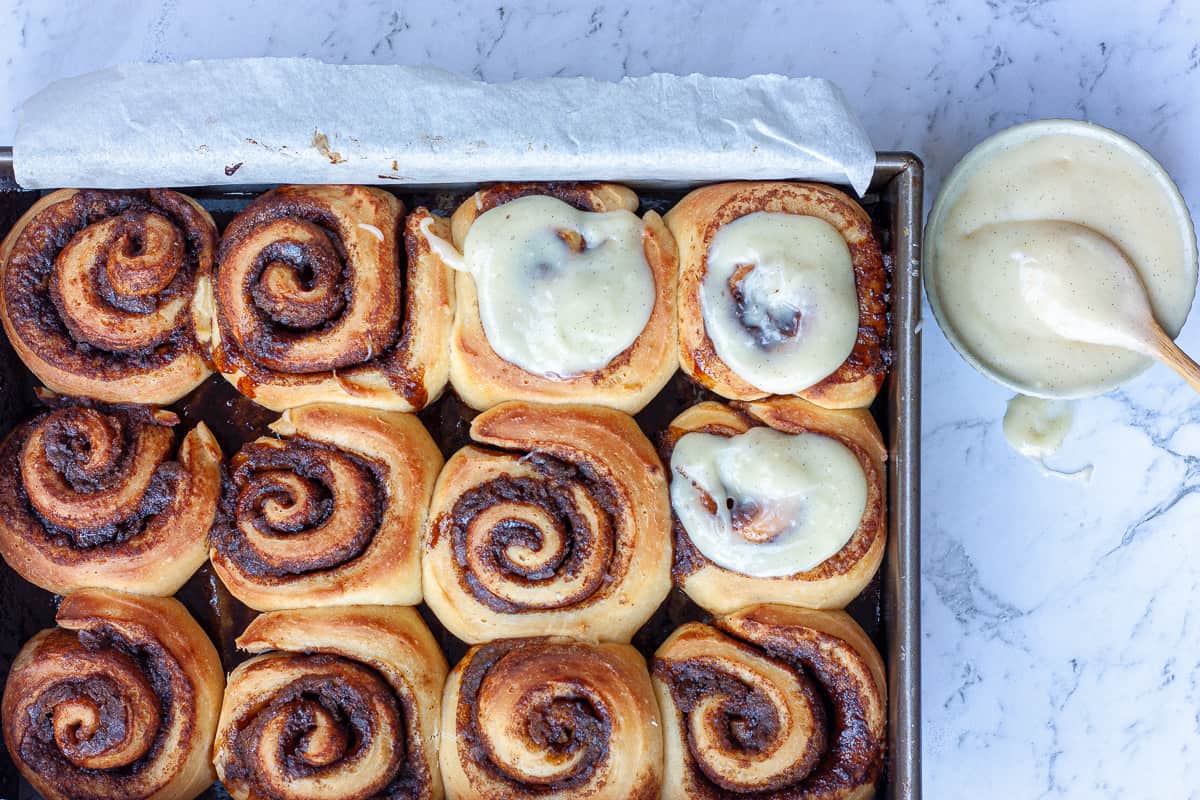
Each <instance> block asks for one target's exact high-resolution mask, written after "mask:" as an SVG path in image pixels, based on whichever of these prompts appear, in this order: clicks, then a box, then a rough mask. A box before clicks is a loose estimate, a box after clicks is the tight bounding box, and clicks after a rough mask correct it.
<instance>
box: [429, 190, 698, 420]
mask: <svg viewBox="0 0 1200 800" xmlns="http://www.w3.org/2000/svg"><path fill="white" fill-rule="evenodd" d="M637 207H638V198H637V195H635V194H634V193H633V192H632V191H631V190H629V189H627V188H625V187H624V186H617V185H615V184H609V183H597V184H590V183H570V184H556V183H527V184H499V185H497V186H493V187H491V188H489V189H483V190H481V191H478V192H476V193H475V194H474V195H472V196H471V197H470V198H468V199H467V200H466V202H464V203H463V204H462V205H461V206H459V208H458V210H457V211H456V212H455V213H454V216H453V218H452V219H451V220H450V225H449V233H450V237H451V240H452V242H450V241H447V240H446V239H447V233H446V226H445V224H444V222H439V221H437V220H436V218H434V217H430V216H426V217H425V220H426V221H424V222H422V223H420V224H419V226H418V228H419V230H417V231H415V232H414V228H413V226H409V228H408V233H409V235H410V236H413V235H414V233H415V234H417V235H419V239H418V241H419V242H421V243H422V244H421V245H420V246H430V247H432V249H433V251H434V252H435V253H437V254H438V255H439V256H440V257H441V259H442V260H443V261H444V262H445V263H448V264H450V265H452V266H454V267H455V268H456V269H457V270H458V274H457V277H456V286H457V305H458V310H457V313H456V314H455V318H454V330H453V334H452V336H451V339H450V380H451V382H452V383H453V384H454V388H455V390H457V392H458V394H459V396H460V397H462V399H463V400H464V401H465V402H466V403H467V404H468V405H470V406H472V407H473V408H477V409H483V408H489V407H491V406H494V405H496V404H497V403H499V402H501V401H504V400H528V401H535V402H542V403H592V404H595V405H602V406H609V407H612V408H617V409H620V410H622V411H627V412H629V413H634V412H636V411H639V410H641V408H642V407H643V406H645V405H646V404H647V403H648V402H650V399H651V398H652V397H654V395H656V394H657V393H658V391H659V390H660V389H661V388H662V387H663V386H664V385H665V384H666V382H667V380H668V379H669V378H670V377H671V374H672V373H673V372H674V371H675V366H676V361H677V360H678V357H677V355H676V348H675V343H674V338H675V328H676V322H675V285H676V256H675V244H674V242H673V241H672V239H671V234H670V233H669V232H668V231H667V229H666V226H664V225H663V223H662V220H661V219H660V218H659V216H658V214H656V213H654V212H653V211H651V212H648V213H647V214H646V215H645V216H644V217H643V218H641V219H639V218H638V217H637V216H636V214H634V212H635V211H636V210H637ZM420 213H421V212H418V214H420ZM410 249H412V245H410Z"/></svg>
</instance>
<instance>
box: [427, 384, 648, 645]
mask: <svg viewBox="0 0 1200 800" xmlns="http://www.w3.org/2000/svg"><path fill="white" fill-rule="evenodd" d="M471 438H472V439H474V440H475V441H476V442H478V444H477V445H470V446H467V447H464V448H463V449H462V450H459V451H458V452H457V453H455V454H454V455H453V456H451V458H450V460H449V461H448V462H446V467H445V469H443V470H442V474H441V475H440V476H439V477H438V482H437V488H436V489H435V490H434V495H433V501H432V503H431V507H430V511H429V532H428V538H427V540H426V543H425V553H424V559H423V561H422V567H421V568H422V575H423V583H424V588H425V602H426V603H427V604H428V605H429V607H430V608H431V609H433V612H434V613H435V614H436V615H437V617H438V619H440V620H441V622H442V624H443V625H445V626H446V627H447V628H448V629H449V630H450V632H451V633H453V634H454V635H455V636H457V637H458V638H460V639H463V640H465V641H467V642H472V643H475V642H481V641H486V640H488V639H496V638H509V637H518V636H532V635H555V634H561V635H567V636H575V637H579V638H590V639H598V640H601V641H614V642H628V641H629V640H630V638H631V637H632V636H633V634H634V632H635V631H636V630H637V629H638V628H639V627H641V625H642V624H643V623H645V622H646V620H647V619H649V617H650V615H651V614H652V613H654V610H655V609H656V608H657V607H658V605H659V604H660V603H661V602H662V601H663V599H664V598H665V597H666V595H667V592H668V591H669V590H670V583H671V578H670V569H671V566H670V565H671V541H670V513H671V510H670V502H669V500H668V497H667V485H666V476H665V475H664V474H663V468H662V462H660V461H659V460H658V456H657V455H656V454H655V452H654V448H653V447H652V446H651V444H650V442H649V441H647V439H646V437H645V436H644V435H643V434H642V432H641V430H639V429H638V427H637V424H636V423H635V422H634V421H633V419H632V418H630V417H629V416H627V415H625V414H622V413H621V412H619V411H613V410H612V409H607V408H599V407H589V406H574V405H566V406H546V405H534V404H531V403H519V402H513V403H504V404H502V405H499V406H497V407H495V408H493V409H491V410H490V411H486V412H484V413H483V414H480V415H479V416H478V417H476V418H475V420H474V422H473V423H472V425H471Z"/></svg>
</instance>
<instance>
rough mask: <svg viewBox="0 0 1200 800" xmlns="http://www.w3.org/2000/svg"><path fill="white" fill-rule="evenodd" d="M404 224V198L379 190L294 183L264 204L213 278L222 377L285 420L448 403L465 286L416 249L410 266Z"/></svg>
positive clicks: (233, 240)
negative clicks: (451, 340)
mask: <svg viewBox="0 0 1200 800" xmlns="http://www.w3.org/2000/svg"><path fill="white" fill-rule="evenodd" d="M403 215H404V204H403V203H401V202H400V200H399V199H397V198H396V197H394V196H393V195H391V194H388V193H387V192H385V191H383V190H382V189H374V188H371V187H367V186H283V187H280V188H278V189H273V190H271V191H269V192H267V193H266V194H263V195H261V196H260V197H258V198H257V199H255V200H254V202H252V203H251V204H250V205H249V206H247V207H246V209H245V210H244V211H242V213H240V214H238V215H237V217H235V218H234V220H233V221H232V222H231V223H230V224H229V227H228V228H226V229H225V233H224V235H223V236H222V237H221V247H220V252H219V257H218V266H217V270H216V273H215V274H214V275H213V276H212V278H211V280H209V279H208V278H207V277H205V278H204V279H203V280H202V281H201V287H202V290H203V296H204V298H205V300H206V302H207V303H208V304H209V305H215V310H214V312H213V316H214V318H215V324H214V325H212V326H211V327H210V328H209V329H207V330H203V331H201V340H202V341H204V342H205V343H206V344H208V346H209V348H210V352H211V354H212V359H213V362H214V363H215V364H216V366H217V369H219V370H220V371H221V374H223V375H224V376H225V377H226V378H227V379H228V380H229V381H230V383H232V384H233V385H234V386H236V387H237V388H238V390H239V391H240V392H242V393H243V394H245V395H246V396H247V397H250V398H251V399H252V400H254V401H255V402H257V403H259V404H260V405H263V406H266V407H267V408H270V409H273V410H275V411H282V410H284V409H286V408H292V407H295V406H300V405H305V404H308V403H318V402H336V403H345V404H349V405H359V406H369V407H372V408H381V409H388V410H394V411H413V410H416V409H420V408H423V407H424V406H425V405H426V404H428V403H429V402H430V401H432V400H434V399H436V398H437V396H438V395H439V394H440V393H441V391H442V389H443V388H444V387H445V384H446V379H447V372H448V360H449V354H448V353H447V350H446V341H447V337H448V336H449V332H450V322H451V319H452V316H453V298H454V295H453V286H452V285H451V280H450V271H449V269H448V268H447V267H445V266H444V265H442V264H441V263H440V262H435V261H434V260H432V259H431V256H429V254H428V252H427V248H426V249H425V250H422V248H421V247H420V243H419V242H417V241H416V240H411V239H410V243H409V250H408V267H407V271H406V270H405V269H404V268H403V266H402V262H401V256H400V246H399V236H400V231H399V227H400V224H401V218H402V217H403ZM418 223H419V220H416V219H414V220H412V221H410V225H416V224H418Z"/></svg>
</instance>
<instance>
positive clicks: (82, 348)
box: [0, 189, 217, 405]
mask: <svg viewBox="0 0 1200 800" xmlns="http://www.w3.org/2000/svg"><path fill="white" fill-rule="evenodd" d="M216 242H217V228H216V225H214V224H213V221H212V217H210V216H209V215H208V212H207V211H205V210H204V209H203V208H201V207H200V205H199V204H198V203H196V201H195V200H192V199H191V198H190V197H187V196H185V195H182V194H179V193H177V192H171V191H167V190H165V189H149V190H139V191H100V190H96V189H61V190H59V191H57V192H51V193H50V194H48V195H46V196H45V197H43V198H41V199H40V200H38V201H37V202H36V203H34V205H33V207H32V208H30V209H29V211H27V212H25V214H24V216H22V217H21V218H20V219H19V220H17V224H16V225H14V226H13V228H12V230H11V231H9V233H8V236H6V237H5V239H4V242H3V244H0V295H2V297H0V301H2V302H0V319H2V320H3V323H4V331H5V333H7V334H8V339H9V341H10V342H12V345H13V349H14V350H16V351H17V355H18V356H20V357H21V360H22V361H23V362H25V366H27V367H29V369H30V370H31V371H32V372H33V374H34V375H36V376H37V377H38V378H39V379H40V380H41V381H42V382H43V383H44V384H46V386H48V387H50V388H51V389H53V390H54V391H56V392H60V393H62V394H69V395H76V396H85V397H92V398H96V399H98V400H103V401H107V402H113V403H147V404H151V405H165V404H167V403H173V402H175V401H176V400H178V399H179V398H180V397H182V396H183V395H185V394H187V393H188V392H190V391H191V390H192V389H194V388H195V387H196V386H198V385H199V384H200V382H201V381H203V380H204V379H205V378H206V377H208V375H209V374H210V373H211V370H210V369H209V367H208V364H207V363H206V361H205V358H204V349H203V348H202V347H201V346H200V343H199V342H198V341H197V338H196V337H197V329H200V328H206V327H208V324H209V323H208V319H207V316H206V313H205V312H204V310H203V309H200V308H194V307H193V295H194V292H195V287H196V284H197V280H198V277H199V276H200V275H203V274H207V273H208V272H209V270H210V269H211V268H212V262H213V256H214V254H215V252H216Z"/></svg>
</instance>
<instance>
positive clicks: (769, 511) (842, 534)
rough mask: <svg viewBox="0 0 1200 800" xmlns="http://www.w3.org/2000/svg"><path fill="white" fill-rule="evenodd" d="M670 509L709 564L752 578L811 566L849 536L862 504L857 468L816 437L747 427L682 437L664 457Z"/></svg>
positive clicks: (838, 446)
mask: <svg viewBox="0 0 1200 800" xmlns="http://www.w3.org/2000/svg"><path fill="white" fill-rule="evenodd" d="M671 471H672V473H673V475H672V480H671V504H672V506H673V507H674V509H675V513H676V515H677V516H678V517H679V520H680V522H681V523H682V524H683V527H684V529H685V530H686V531H687V534H688V537H689V538H690V539H691V540H692V542H693V543H694V544H695V545H696V547H697V548H699V550H700V552H701V553H703V554H704V555H705V556H706V557H707V558H708V559H709V560H711V561H713V562H714V563H716V564H718V565H720V566H722V567H725V568H726V569H730V570H733V571H735V572H739V573H741V574H743V575H752V576H755V577H763V578H767V577H782V576H785V575H794V574H796V573H798V572H804V571H807V570H809V569H812V568H813V567H816V566H817V565H818V564H820V563H821V562H823V561H825V560H826V559H828V558H830V557H831V556H833V555H834V554H836V553H837V552H838V551H839V550H841V549H842V547H844V546H845V544H846V542H848V541H849V540H850V537H851V536H853V535H854V532H855V530H857V529H858V526H859V524H860V522H861V521H862V517H863V513H864V512H865V511H866V507H867V483H866V476H865V475H864V474H863V469H862V465H861V463H860V462H859V460H858V459H857V457H856V456H855V455H854V453H853V452H852V451H851V450H850V449H849V448H848V447H846V446H845V445H844V444H842V443H841V442H839V441H837V440H836V439H833V438H831V437H828V436H823V435H820V434H807V433H802V434H794V435H793V434H786V433H782V432H780V431H776V430H773V429H771V428H763V427H758V428H752V429H750V430H749V431H747V432H745V433H742V434H738V435H736V436H728V437H727V436H717V435H715V434H710V433H699V432H697V433H688V434H685V435H684V436H683V437H681V438H680V439H679V441H678V442H677V443H676V445H675V449H674V450H673V452H672V454H671Z"/></svg>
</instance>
